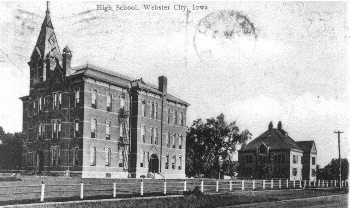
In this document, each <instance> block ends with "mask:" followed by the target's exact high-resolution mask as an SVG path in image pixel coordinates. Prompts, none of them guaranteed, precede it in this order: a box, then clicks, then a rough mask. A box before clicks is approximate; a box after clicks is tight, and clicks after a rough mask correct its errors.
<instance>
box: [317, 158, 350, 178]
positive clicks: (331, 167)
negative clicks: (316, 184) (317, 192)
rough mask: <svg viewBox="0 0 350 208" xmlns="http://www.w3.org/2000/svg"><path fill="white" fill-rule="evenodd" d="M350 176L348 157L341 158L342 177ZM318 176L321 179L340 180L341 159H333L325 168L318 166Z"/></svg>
mask: <svg viewBox="0 0 350 208" xmlns="http://www.w3.org/2000/svg"><path fill="white" fill-rule="evenodd" d="M348 177H349V162H348V160H347V159H345V158H343V159H341V179H342V180H346V179H348ZM317 178H318V179H320V180H339V159H332V161H331V162H330V163H329V164H328V165H326V166H325V167H324V168H320V167H319V166H317Z"/></svg>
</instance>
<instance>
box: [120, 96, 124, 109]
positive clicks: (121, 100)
mask: <svg viewBox="0 0 350 208" xmlns="http://www.w3.org/2000/svg"><path fill="white" fill-rule="evenodd" d="M124 107H125V96H124V97H121V98H120V108H124Z"/></svg>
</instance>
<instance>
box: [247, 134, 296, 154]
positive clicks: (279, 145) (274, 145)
mask: <svg viewBox="0 0 350 208" xmlns="http://www.w3.org/2000/svg"><path fill="white" fill-rule="evenodd" d="M262 143H264V144H265V145H266V146H267V147H269V148H270V150H274V149H275V150H277V149H278V150H281V149H282V150H302V149H301V148H300V147H299V146H298V145H297V143H296V142H295V141H294V140H293V139H292V138H290V137H289V136H288V134H286V132H285V131H284V130H283V129H280V130H279V129H271V130H267V131H265V132H264V133H262V134H261V135H260V136H258V137H257V138H256V139H254V140H253V141H251V142H250V143H248V144H247V146H246V147H245V148H244V149H243V150H244V151H245V150H256V149H257V148H259V147H260V145H261V144H262Z"/></svg>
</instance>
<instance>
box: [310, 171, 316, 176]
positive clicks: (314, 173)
mask: <svg viewBox="0 0 350 208" xmlns="http://www.w3.org/2000/svg"><path fill="white" fill-rule="evenodd" d="M311 176H312V177H316V169H312V170H311Z"/></svg>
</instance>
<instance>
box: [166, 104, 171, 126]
mask: <svg viewBox="0 0 350 208" xmlns="http://www.w3.org/2000/svg"><path fill="white" fill-rule="evenodd" d="M170 113H171V111H170V108H168V115H167V116H168V117H167V122H168V123H169V124H170Z"/></svg>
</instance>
